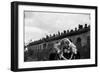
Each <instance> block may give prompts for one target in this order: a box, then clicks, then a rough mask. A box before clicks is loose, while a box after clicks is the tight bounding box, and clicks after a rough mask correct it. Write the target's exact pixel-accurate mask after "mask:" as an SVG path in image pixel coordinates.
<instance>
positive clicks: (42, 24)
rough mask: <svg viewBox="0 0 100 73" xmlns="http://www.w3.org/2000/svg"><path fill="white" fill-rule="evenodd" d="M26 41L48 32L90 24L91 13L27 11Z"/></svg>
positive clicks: (25, 13)
mask: <svg viewBox="0 0 100 73" xmlns="http://www.w3.org/2000/svg"><path fill="white" fill-rule="evenodd" d="M24 15H25V20H24V21H25V22H24V23H25V43H27V42H28V41H29V40H33V41H34V40H38V39H40V38H42V37H45V36H46V35H47V34H48V35H49V34H53V33H57V32H58V31H60V32H62V31H63V30H67V29H69V30H70V29H74V28H75V27H78V25H79V24H82V25H84V24H90V15H89V14H74V13H51V12H29V11H25V12H24Z"/></svg>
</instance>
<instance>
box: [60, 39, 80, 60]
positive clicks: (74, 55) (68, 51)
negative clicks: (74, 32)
mask: <svg viewBox="0 0 100 73" xmlns="http://www.w3.org/2000/svg"><path fill="white" fill-rule="evenodd" d="M61 46H62V50H63V51H62V53H61V55H60V56H61V59H64V60H71V59H79V58H80V55H79V52H78V51H77V48H76V46H75V45H74V44H73V43H72V42H71V41H70V40H69V39H68V38H64V39H62V41H61Z"/></svg>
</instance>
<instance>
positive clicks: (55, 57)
mask: <svg viewBox="0 0 100 73" xmlns="http://www.w3.org/2000/svg"><path fill="white" fill-rule="evenodd" d="M58 59H59V55H58V53H57V51H56V49H53V51H52V52H51V53H50V55H49V60H58Z"/></svg>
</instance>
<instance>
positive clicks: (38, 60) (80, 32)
mask: <svg viewBox="0 0 100 73" xmlns="http://www.w3.org/2000/svg"><path fill="white" fill-rule="evenodd" d="M94 66H97V6H85V5H68V4H49V3H32V2H12V3H11V70H12V71H30V70H47V69H64V68H77V67H78V68H80V67H94Z"/></svg>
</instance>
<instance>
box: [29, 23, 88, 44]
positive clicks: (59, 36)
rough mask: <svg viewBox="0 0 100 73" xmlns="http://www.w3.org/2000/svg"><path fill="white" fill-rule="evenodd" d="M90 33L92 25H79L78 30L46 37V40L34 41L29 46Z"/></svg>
mask: <svg viewBox="0 0 100 73" xmlns="http://www.w3.org/2000/svg"><path fill="white" fill-rule="evenodd" d="M88 31H90V25H87V24H85V25H84V26H83V25H80V24H79V25H78V28H75V29H74V30H73V29H71V30H67V31H66V30H64V31H63V32H59V31H58V33H57V34H53V35H46V37H45V38H41V39H39V40H37V41H33V42H31V43H29V44H28V46H32V45H36V44H41V43H44V42H49V41H54V40H59V39H62V38H65V37H68V36H74V35H78V34H82V33H85V32H88Z"/></svg>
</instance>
